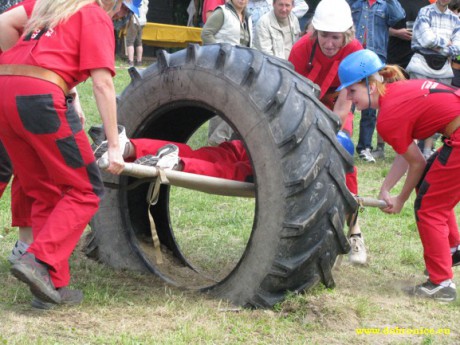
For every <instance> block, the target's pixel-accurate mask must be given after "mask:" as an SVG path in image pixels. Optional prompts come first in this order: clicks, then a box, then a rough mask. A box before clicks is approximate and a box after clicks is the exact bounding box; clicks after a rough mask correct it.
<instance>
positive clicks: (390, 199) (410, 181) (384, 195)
mask: <svg viewBox="0 0 460 345" xmlns="http://www.w3.org/2000/svg"><path fill="white" fill-rule="evenodd" d="M425 166H426V161H425V158H423V155H422V153H421V152H420V150H419V148H418V147H417V144H415V142H413V143H412V144H410V146H409V148H408V149H407V151H406V152H405V153H404V154H403V155H401V156H397V157H396V158H395V161H394V162H393V165H392V166H391V169H390V171H389V173H388V175H387V177H386V178H385V181H384V182H383V184H382V187H381V189H380V196H379V198H381V199H383V200H385V201H386V203H387V204H388V205H389V206H388V207H387V208H384V209H382V211H384V212H386V213H399V212H401V209H402V207H403V206H404V203H405V202H406V200H407V199H408V198H409V196H410V194H411V193H412V191H413V190H414V188H415V186H417V184H418V183H419V181H420V178H421V177H422V174H423V171H424V169H425ZM407 167H408V172H407V176H406V180H405V181H404V185H403V187H402V190H401V193H399V195H398V196H390V190H391V188H393V186H394V185H395V184H396V183H397V182H398V181H399V180H400V179H401V177H402V176H403V175H404V173H405V171H406V168H407Z"/></svg>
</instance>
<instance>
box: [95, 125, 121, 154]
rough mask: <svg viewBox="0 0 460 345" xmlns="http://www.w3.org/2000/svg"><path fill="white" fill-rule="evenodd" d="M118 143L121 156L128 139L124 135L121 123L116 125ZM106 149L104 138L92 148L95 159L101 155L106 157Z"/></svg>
mask: <svg viewBox="0 0 460 345" xmlns="http://www.w3.org/2000/svg"><path fill="white" fill-rule="evenodd" d="M118 143H119V146H120V152H121V154H122V156H123V155H124V153H125V150H126V145H127V144H128V143H129V139H128V137H127V136H126V128H125V127H124V126H122V125H118ZM107 150H108V145H107V140H104V141H103V142H101V144H100V145H98V146H97V147H96V148H95V149H94V156H95V157H96V159H99V158H102V157H104V158H108V157H107V156H108V153H107Z"/></svg>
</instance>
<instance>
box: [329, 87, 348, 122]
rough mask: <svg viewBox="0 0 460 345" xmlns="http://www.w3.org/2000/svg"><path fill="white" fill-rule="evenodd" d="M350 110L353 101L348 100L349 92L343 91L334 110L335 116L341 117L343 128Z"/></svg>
mask: <svg viewBox="0 0 460 345" xmlns="http://www.w3.org/2000/svg"><path fill="white" fill-rule="evenodd" d="M350 109H351V101H348V100H347V90H346V89H343V90H342V91H340V92H339V97H337V101H335V104H334V109H333V111H334V114H336V115H337V116H338V117H340V121H342V126H343V125H344V124H345V121H346V119H347V116H348V113H349V112H350Z"/></svg>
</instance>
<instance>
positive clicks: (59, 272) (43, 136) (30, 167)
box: [0, 0, 124, 304]
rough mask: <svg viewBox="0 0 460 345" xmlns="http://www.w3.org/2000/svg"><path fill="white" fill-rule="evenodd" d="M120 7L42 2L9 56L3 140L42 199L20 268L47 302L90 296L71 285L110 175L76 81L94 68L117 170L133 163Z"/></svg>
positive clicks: (3, 76)
mask: <svg viewBox="0 0 460 345" xmlns="http://www.w3.org/2000/svg"><path fill="white" fill-rule="evenodd" d="M120 7H121V0H96V1H88V0H69V1H66V2H61V1H59V2H58V1H54V0H40V1H37V2H36V4H35V7H34V11H33V12H32V15H31V18H30V20H29V21H28V22H27V25H26V26H25V28H24V31H23V32H24V33H23V35H22V36H21V38H20V39H19V41H18V42H17V43H16V44H15V45H14V46H13V47H12V48H10V49H8V50H6V51H5V52H3V53H2V55H1V56H0V89H1V90H2V95H1V97H0V139H1V140H2V142H3V144H4V146H5V148H6V150H7V152H8V155H9V156H10V158H11V161H12V163H13V166H14V171H15V175H16V176H18V177H19V179H20V181H21V187H22V189H23V190H24V192H25V193H26V194H27V196H28V197H30V198H31V199H33V204H32V210H31V220H32V230H33V237H34V242H33V243H32V244H31V245H30V247H29V248H28V249H27V252H26V253H25V254H24V255H22V256H21V257H20V258H19V259H18V260H17V261H16V263H15V264H14V265H13V266H12V268H11V272H12V274H13V275H14V276H15V277H17V278H18V279H19V280H21V281H23V282H24V283H26V284H27V285H28V286H29V288H30V290H31V292H32V294H33V295H34V297H35V299H37V301H39V302H40V303H42V302H43V303H46V302H51V303H54V304H61V303H80V302H81V300H82V298H83V294H82V292H81V291H79V290H70V289H67V286H68V285H69V282H70V270H69V263H68V260H69V257H70V255H71V253H72V251H73V250H74V248H75V246H76V244H77V242H78V240H79V238H80V236H81V234H82V233H83V230H84V229H85V227H86V225H87V223H88V222H89V220H90V219H91V217H92V216H93V215H94V213H95V212H96V211H97V209H98V206H99V201H100V198H101V197H102V192H103V184H102V179H101V176H100V172H99V169H98V167H97V165H96V162H95V158H94V155H93V154H92V150H91V146H90V144H89V142H88V138H87V137H86V133H84V131H83V128H82V123H81V120H80V119H79V117H78V114H77V112H76V110H75V108H74V107H73V101H74V100H73V98H72V97H71V95H70V92H69V90H71V89H72V88H73V87H75V86H76V85H77V84H79V83H80V82H82V81H85V80H86V79H88V78H89V77H91V78H92V80H93V92H94V95H95V99H96V103H97V106H98V109H99V112H100V114H101V118H102V121H103V123H104V128H105V131H106V135H107V138H108V143H109V145H108V147H109V149H108V159H109V171H110V172H112V173H114V174H118V173H120V172H121V171H122V170H123V167H124V161H123V158H122V152H120V146H121V145H120V144H119V142H118V132H117V123H116V96H115V89H114V86H113V80H112V76H113V75H114V74H115V62H114V56H113V49H114V36H113V24H112V21H111V17H112V16H114V15H115V14H116V13H117V12H118V11H119V9H120ZM94 32H97V33H98V35H94ZM69 37H71V38H72V39H68V38H69ZM123 147H124V145H123Z"/></svg>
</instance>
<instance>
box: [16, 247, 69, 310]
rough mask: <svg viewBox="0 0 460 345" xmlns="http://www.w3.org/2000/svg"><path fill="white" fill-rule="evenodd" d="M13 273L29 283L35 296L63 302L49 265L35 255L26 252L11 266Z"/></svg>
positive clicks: (44, 299) (45, 299) (48, 300)
mask: <svg viewBox="0 0 460 345" xmlns="http://www.w3.org/2000/svg"><path fill="white" fill-rule="evenodd" d="M11 273H12V274H13V275H14V276H15V277H16V278H18V279H19V280H20V281H22V282H24V283H26V284H27V285H29V288H30V291H31V292H32V294H33V295H34V296H35V297H38V298H39V299H41V300H43V301H44V302H49V303H56V304H59V303H61V295H59V292H58V291H57V290H56V289H55V288H54V285H53V282H52V281H51V277H50V274H49V271H48V267H47V266H46V265H45V264H43V263H41V262H38V261H37V260H36V259H35V255H34V254H32V253H29V252H27V253H25V254H24V255H23V256H21V258H20V259H19V260H18V261H17V262H16V263H15V264H14V265H13V267H12V268H11Z"/></svg>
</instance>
